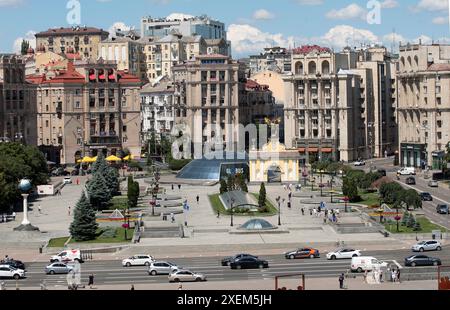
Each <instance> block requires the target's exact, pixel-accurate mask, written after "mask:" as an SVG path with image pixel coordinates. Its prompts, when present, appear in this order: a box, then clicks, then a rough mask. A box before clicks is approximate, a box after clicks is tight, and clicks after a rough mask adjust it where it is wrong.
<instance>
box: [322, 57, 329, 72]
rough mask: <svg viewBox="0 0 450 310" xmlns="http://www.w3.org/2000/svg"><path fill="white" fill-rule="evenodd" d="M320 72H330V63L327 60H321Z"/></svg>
mask: <svg viewBox="0 0 450 310" xmlns="http://www.w3.org/2000/svg"><path fill="white" fill-rule="evenodd" d="M322 74H330V63H329V62H328V60H325V61H323V62H322Z"/></svg>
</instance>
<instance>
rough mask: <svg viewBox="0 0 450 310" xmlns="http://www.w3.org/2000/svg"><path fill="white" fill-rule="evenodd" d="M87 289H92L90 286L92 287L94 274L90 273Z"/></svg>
mask: <svg viewBox="0 0 450 310" xmlns="http://www.w3.org/2000/svg"><path fill="white" fill-rule="evenodd" d="M88 285H89V287H90V288H91V289H92V286H93V285H94V274H93V273H91V274H90V275H89V283H88Z"/></svg>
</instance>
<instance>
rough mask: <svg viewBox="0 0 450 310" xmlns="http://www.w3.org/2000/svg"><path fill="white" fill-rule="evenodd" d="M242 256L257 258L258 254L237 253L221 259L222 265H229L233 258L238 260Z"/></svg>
mask: <svg viewBox="0 0 450 310" xmlns="http://www.w3.org/2000/svg"><path fill="white" fill-rule="evenodd" d="M244 257H253V258H258V256H254V255H251V254H238V255H235V256H230V257H225V258H224V259H222V266H230V263H231V262H234V261H235V260H238V259H242V258H244Z"/></svg>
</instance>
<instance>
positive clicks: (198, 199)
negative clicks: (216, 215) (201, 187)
mask: <svg viewBox="0 0 450 310" xmlns="http://www.w3.org/2000/svg"><path fill="white" fill-rule="evenodd" d="M199 203H200V196H199V195H197V204H199Z"/></svg>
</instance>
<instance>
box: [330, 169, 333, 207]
mask: <svg viewBox="0 0 450 310" xmlns="http://www.w3.org/2000/svg"><path fill="white" fill-rule="evenodd" d="M333 182H334V175H332V176H331V183H330V185H331V191H330V192H331V203H333Z"/></svg>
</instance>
